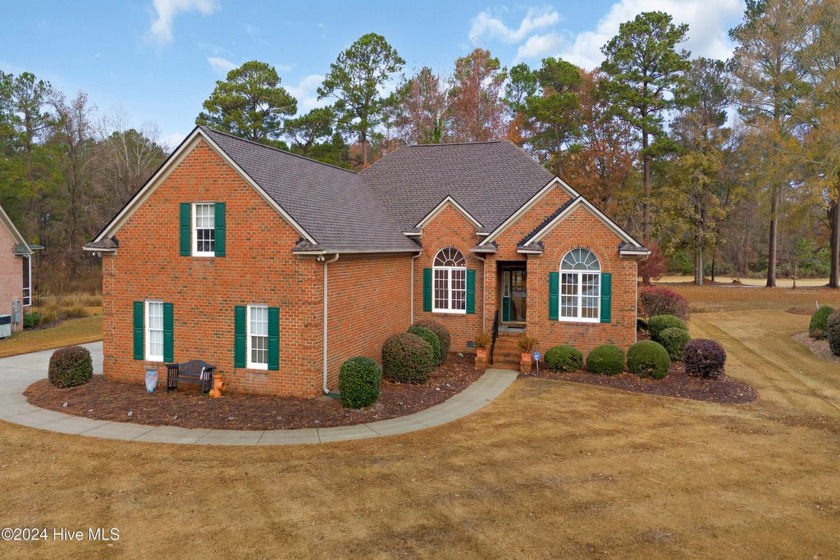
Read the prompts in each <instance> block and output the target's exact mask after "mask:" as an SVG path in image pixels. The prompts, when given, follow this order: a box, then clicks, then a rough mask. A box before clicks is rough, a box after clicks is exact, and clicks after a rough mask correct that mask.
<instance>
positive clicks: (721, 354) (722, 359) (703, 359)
mask: <svg viewBox="0 0 840 560" xmlns="http://www.w3.org/2000/svg"><path fill="white" fill-rule="evenodd" d="M683 359H684V360H685V372H686V373H687V374H688V375H694V376H698V377H712V378H714V377H720V376H721V375H723V367H724V365H725V364H726V350H724V349H723V346H721V345H720V343H718V342H717V341H714V340H709V339H707V338H695V339H694V340H691V341H689V342H688V344H686V345H685V353H684V356H683Z"/></svg>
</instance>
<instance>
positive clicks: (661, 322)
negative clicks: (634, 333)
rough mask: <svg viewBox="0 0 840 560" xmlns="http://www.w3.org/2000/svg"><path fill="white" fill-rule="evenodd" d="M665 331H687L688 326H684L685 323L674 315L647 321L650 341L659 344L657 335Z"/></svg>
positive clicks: (659, 316)
mask: <svg viewBox="0 0 840 560" xmlns="http://www.w3.org/2000/svg"><path fill="white" fill-rule="evenodd" d="M665 329H682V330H684V331H687V330H688V326H687V325H686V324H685V321H683V320H682V319H680V318H679V317H675V316H674V315H656V316H655V317H651V318H650V320H649V321H648V330H649V331H650V339H651V340H654V341H656V342H659V333H661V332H662V331H664V330H665Z"/></svg>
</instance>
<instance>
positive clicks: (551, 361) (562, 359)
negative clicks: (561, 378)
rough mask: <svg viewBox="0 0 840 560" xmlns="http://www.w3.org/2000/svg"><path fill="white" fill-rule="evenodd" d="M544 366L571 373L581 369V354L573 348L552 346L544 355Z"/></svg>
mask: <svg viewBox="0 0 840 560" xmlns="http://www.w3.org/2000/svg"><path fill="white" fill-rule="evenodd" d="M545 366H546V367H547V368H548V369H553V370H554V371H565V372H567V373H571V372H573V371H577V370H579V369H582V368H583V354H581V352H580V350H578V349H577V348H575V347H573V346H553V347H551V348H549V349H548V350H547V351H546V353H545Z"/></svg>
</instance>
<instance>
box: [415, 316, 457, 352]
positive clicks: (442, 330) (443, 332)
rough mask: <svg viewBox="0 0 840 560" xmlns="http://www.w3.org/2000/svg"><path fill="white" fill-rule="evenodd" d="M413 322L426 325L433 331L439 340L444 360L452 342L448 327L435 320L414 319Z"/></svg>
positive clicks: (422, 325)
mask: <svg viewBox="0 0 840 560" xmlns="http://www.w3.org/2000/svg"><path fill="white" fill-rule="evenodd" d="M414 324H415V325H416V326H418V327H426V328H427V329H429V330H430V331H432V332H433V333H435V334H436V335H437V337H438V340H440V353H441V354H442V355H443V359H444V361H445V360H446V357H447V356H448V355H449V349H450V347H451V344H452V337H450V336H449V329H447V328H446V327H444V326H443V325H441V324H440V323H438V322H437V321H415V322H414Z"/></svg>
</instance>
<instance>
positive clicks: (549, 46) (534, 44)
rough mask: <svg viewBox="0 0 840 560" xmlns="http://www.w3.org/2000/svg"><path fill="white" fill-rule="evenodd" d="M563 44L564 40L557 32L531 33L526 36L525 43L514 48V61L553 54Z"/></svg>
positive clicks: (537, 58) (540, 57)
mask: <svg viewBox="0 0 840 560" xmlns="http://www.w3.org/2000/svg"><path fill="white" fill-rule="evenodd" d="M565 44H566V40H565V39H564V38H563V37H562V36H561V35H560V34H558V33H554V32H551V33H546V34H544V35H539V34H537V35H532V36H530V37H528V40H527V41H525V44H523V45H520V46H519V48H518V49H516V62H519V61H521V60H525V59H536V60H540V59H542V58H545V57H547V56H553V55H554V54H555V53H557V52H558V51H559V50H560V48H561V47H562V46H564V45H565Z"/></svg>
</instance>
